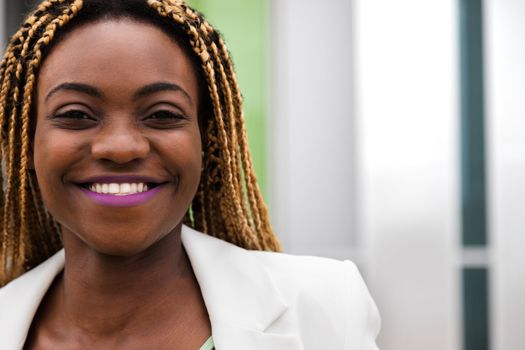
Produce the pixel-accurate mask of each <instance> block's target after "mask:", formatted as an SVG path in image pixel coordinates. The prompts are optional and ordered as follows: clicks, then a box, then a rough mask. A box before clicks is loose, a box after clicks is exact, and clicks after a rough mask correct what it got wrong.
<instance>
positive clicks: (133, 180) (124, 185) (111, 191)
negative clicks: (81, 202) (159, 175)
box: [76, 176, 170, 207]
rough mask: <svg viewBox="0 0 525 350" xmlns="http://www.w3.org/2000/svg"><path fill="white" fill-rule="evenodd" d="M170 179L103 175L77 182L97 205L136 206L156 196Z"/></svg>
mask: <svg viewBox="0 0 525 350" xmlns="http://www.w3.org/2000/svg"><path fill="white" fill-rule="evenodd" d="M169 183H170V181H164V182H162V180H160V181H159V180H154V179H151V178H146V177H138V176H107V177H106V176H103V177H102V176H101V177H93V178H91V179H86V180H84V181H82V182H77V183H76V184H77V186H79V188H80V190H81V191H82V192H83V193H84V195H85V196H86V197H87V198H88V199H89V200H91V201H92V202H94V203H95V204H97V205H102V206H106V207H134V206H139V205H142V204H145V203H147V202H149V201H150V200H152V199H153V198H155V197H156V196H157V194H158V193H159V192H161V190H162V188H165V187H167V186H165V185H168V184H169Z"/></svg>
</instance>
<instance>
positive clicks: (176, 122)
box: [144, 110, 189, 129]
mask: <svg viewBox="0 0 525 350" xmlns="http://www.w3.org/2000/svg"><path fill="white" fill-rule="evenodd" d="M188 119H189V118H188V117H186V116H185V115H183V114H182V113H179V112H172V111H169V110H159V111H156V112H153V113H151V114H149V115H148V116H147V117H146V118H144V122H145V123H146V124H147V125H149V126H151V127H153V128H159V129H163V128H166V129H167V128H175V127H179V126H181V125H182V123H183V122H184V121H187V120H188Z"/></svg>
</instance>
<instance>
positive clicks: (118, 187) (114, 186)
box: [109, 184, 120, 194]
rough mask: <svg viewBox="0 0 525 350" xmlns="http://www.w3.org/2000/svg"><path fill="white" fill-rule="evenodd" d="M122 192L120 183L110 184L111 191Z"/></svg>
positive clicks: (112, 192)
mask: <svg viewBox="0 0 525 350" xmlns="http://www.w3.org/2000/svg"><path fill="white" fill-rule="evenodd" d="M119 192H120V186H119V184H109V193H111V194H117V193H119Z"/></svg>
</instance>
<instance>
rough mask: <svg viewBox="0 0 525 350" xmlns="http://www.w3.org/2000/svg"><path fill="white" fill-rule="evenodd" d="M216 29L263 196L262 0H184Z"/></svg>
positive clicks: (264, 30)
mask: <svg viewBox="0 0 525 350" xmlns="http://www.w3.org/2000/svg"><path fill="white" fill-rule="evenodd" d="M187 3H188V4H189V5H190V6H193V7H194V8H195V9H197V10H199V11H200V12H202V13H203V14H204V15H205V16H206V19H207V20H208V21H209V22H210V23H211V24H212V25H213V26H214V27H215V28H217V29H218V30H219V31H220V32H221V33H222V34H223V37H224V40H225V42H226V45H227V46H228V48H229V50H230V52H231V54H232V57H233V61H234V63H235V69H236V71H237V76H238V79H239V85H240V88H241V92H242V94H243V96H244V113H245V117H246V124H247V128H248V138H249V143H250V149H251V154H252V157H253V161H254V166H255V171H256V172H257V178H258V180H259V185H260V186H261V188H262V190H263V192H264V193H266V170H267V168H266V113H267V96H266V95H267V94H266V86H267V85H266V84H267V68H268V67H267V60H266V57H267V46H268V43H267V28H266V26H267V20H268V7H267V1H266V0H188V1H187Z"/></svg>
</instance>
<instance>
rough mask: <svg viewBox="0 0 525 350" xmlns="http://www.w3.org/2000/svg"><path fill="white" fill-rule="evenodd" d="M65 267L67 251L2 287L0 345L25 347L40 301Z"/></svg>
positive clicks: (10, 347)
mask: <svg viewBox="0 0 525 350" xmlns="http://www.w3.org/2000/svg"><path fill="white" fill-rule="evenodd" d="M63 269H64V250H60V251H59V252H58V253H56V254H55V255H53V256H52V257H51V258H49V259H48V260H46V261H45V262H44V263H42V264H40V265H38V266H37V267H35V268H34V269H32V270H31V271H29V272H26V273H25V274H23V275H22V276H20V277H19V278H17V279H16V280H14V281H12V282H11V283H9V284H8V285H6V286H5V287H4V288H2V289H0V348H1V349H6V350H12V349H17V350H18V349H22V347H23V346H24V343H25V340H26V337H27V332H28V331H29V327H31V323H32V321H33V317H34V316H35V313H36V311H37V309H38V307H39V305H40V302H41V301H42V299H43V298H44V295H45V294H46V293H47V290H48V289H49V286H50V285H51V283H52V282H53V280H54V279H55V277H56V275H58V274H59V273H60V271H62V270H63Z"/></svg>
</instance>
